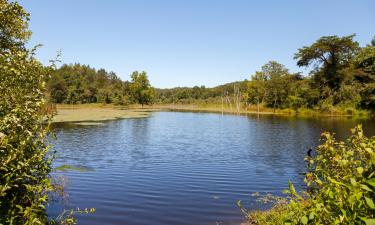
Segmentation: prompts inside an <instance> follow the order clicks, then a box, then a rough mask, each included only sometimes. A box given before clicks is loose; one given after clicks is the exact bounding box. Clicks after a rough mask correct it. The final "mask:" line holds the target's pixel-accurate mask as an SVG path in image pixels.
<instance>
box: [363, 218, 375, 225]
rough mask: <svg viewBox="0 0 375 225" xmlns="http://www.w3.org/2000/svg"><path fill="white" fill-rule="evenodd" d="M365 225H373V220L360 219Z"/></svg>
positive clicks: (374, 222) (374, 220) (374, 221)
mask: <svg viewBox="0 0 375 225" xmlns="http://www.w3.org/2000/svg"><path fill="white" fill-rule="evenodd" d="M361 219H362V220H363V221H364V222H365V223H366V225H375V219H367V218H361Z"/></svg>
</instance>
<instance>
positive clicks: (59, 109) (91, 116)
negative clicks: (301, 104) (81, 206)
mask: <svg viewBox="0 0 375 225" xmlns="http://www.w3.org/2000/svg"><path fill="white" fill-rule="evenodd" d="M155 111H181V112H207V113H209V112H212V113H223V114H240V115H246V114H249V115H250V114H253V115H254V114H255V115H256V114H259V115H279V116H301V117H361V118H368V117H370V113H369V112H368V111H358V110H349V111H344V110H333V111H330V112H320V111H316V110H312V109H299V110H297V111H296V110H293V109H276V110H274V109H270V108H264V107H260V109H259V111H258V108H256V107H254V106H249V107H246V108H242V107H241V108H240V109H238V108H235V107H228V106H221V105H216V104H155V105H151V106H143V107H142V106H141V105H137V104H134V105H130V106H127V107H124V106H115V105H112V104H99V103H96V104H78V105H68V104H58V105H56V114H55V116H54V119H53V122H54V123H58V122H98V121H106V120H114V119H129V118H145V117H148V116H150V113H151V112H155Z"/></svg>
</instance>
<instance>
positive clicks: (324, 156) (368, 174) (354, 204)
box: [247, 126, 375, 225]
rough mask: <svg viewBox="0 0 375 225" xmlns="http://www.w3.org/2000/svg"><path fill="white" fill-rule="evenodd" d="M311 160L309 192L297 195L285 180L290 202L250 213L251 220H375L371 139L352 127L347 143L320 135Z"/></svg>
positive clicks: (374, 158)
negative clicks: (315, 153) (314, 154)
mask: <svg viewBox="0 0 375 225" xmlns="http://www.w3.org/2000/svg"><path fill="white" fill-rule="evenodd" d="M322 138H323V140H324V143H323V144H321V145H320V146H318V147H317V149H316V151H317V156H316V157H315V158H310V157H308V158H306V160H307V161H308V162H309V165H310V169H311V172H309V173H307V174H306V177H305V182H306V184H307V187H308V191H307V192H304V193H302V194H298V193H297V192H296V191H295V189H294V187H293V185H292V184H291V183H290V184H289V190H288V191H287V192H288V193H289V198H288V203H285V201H283V202H278V203H276V204H275V206H274V207H273V208H271V209H270V210H268V211H264V212H261V211H254V212H250V213H249V214H248V215H247V216H248V217H249V223H250V224H366V225H372V224H375V204H374V199H375V137H371V138H367V137H365V136H364V135H363V131H362V127H361V126H358V127H356V128H354V129H352V135H351V136H350V137H349V138H348V139H347V140H346V141H345V142H343V141H337V140H336V139H335V138H334V135H332V134H330V133H323V134H322Z"/></svg>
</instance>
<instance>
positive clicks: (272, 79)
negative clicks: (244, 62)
mask: <svg viewBox="0 0 375 225" xmlns="http://www.w3.org/2000/svg"><path fill="white" fill-rule="evenodd" d="M262 72H263V74H264V75H265V77H266V80H267V82H266V84H265V85H266V95H265V102H266V103H267V104H268V105H270V106H272V107H273V108H277V107H280V106H281V105H282V103H283V102H285V101H286V98H287V97H288V85H289V80H288V79H289V75H290V74H289V71H288V69H286V68H285V66H284V65H282V64H280V63H278V62H276V61H270V62H268V63H267V64H265V65H264V66H262Z"/></svg>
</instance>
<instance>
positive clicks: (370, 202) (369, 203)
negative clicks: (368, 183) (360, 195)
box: [365, 197, 375, 209]
mask: <svg viewBox="0 0 375 225" xmlns="http://www.w3.org/2000/svg"><path fill="white" fill-rule="evenodd" d="M365 200H366V203H367V205H368V206H369V207H370V208H371V209H375V204H374V201H372V199H371V198H367V197H365Z"/></svg>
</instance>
